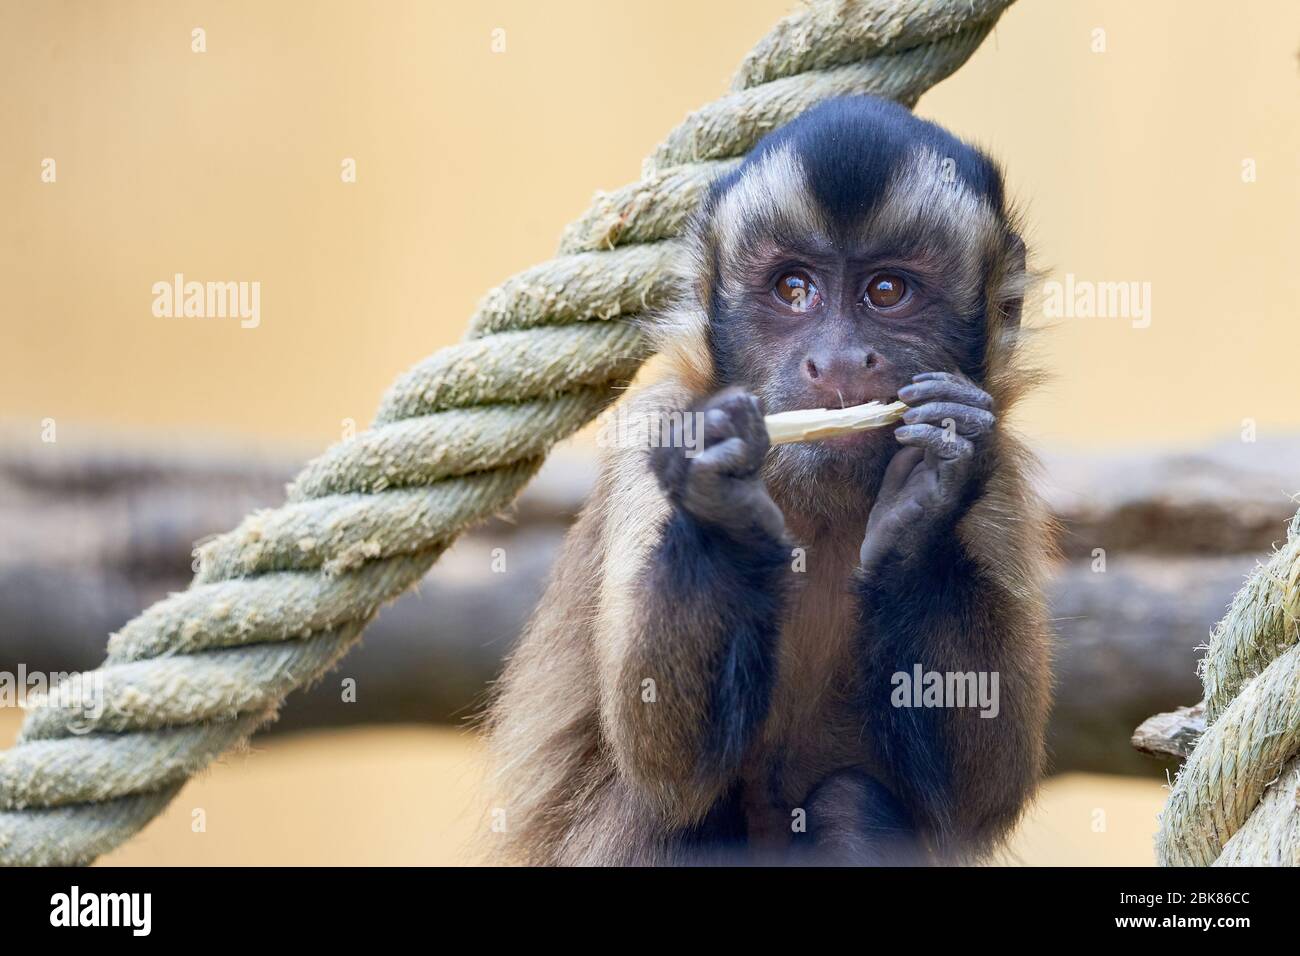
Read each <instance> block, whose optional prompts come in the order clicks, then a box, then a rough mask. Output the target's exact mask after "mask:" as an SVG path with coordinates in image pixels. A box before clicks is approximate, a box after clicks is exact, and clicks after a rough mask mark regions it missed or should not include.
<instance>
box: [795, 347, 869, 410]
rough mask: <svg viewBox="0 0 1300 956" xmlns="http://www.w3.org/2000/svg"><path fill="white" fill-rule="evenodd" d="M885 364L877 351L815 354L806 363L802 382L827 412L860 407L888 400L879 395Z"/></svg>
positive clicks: (841, 351)
mask: <svg viewBox="0 0 1300 956" xmlns="http://www.w3.org/2000/svg"><path fill="white" fill-rule="evenodd" d="M885 364H886V363H885V361H884V359H883V358H882V357H881V355H880V353H878V352H876V351H875V350H874V349H862V348H854V349H839V350H836V351H833V352H832V351H825V352H815V353H813V354H811V355H809V356H807V357H806V358H805V359H804V360H803V379H804V382H805V384H806V385H808V386H809V387H810V388H811V389H812V391H813V393H814V394H815V396H816V398H817V401H819V402H821V403H822V404H824V405H825V406H826V407H827V408H837V407H845V406H849V405H861V404H862V403H863V402H870V401H878V400H880V399H882V398H887V397H888V396H886V395H884V394H880V395H877V394H876V392H879V391H880V390H881V389H882V388H883V387H884V384H883V376H882V375H881V372H882V370H883V368H884V366H885Z"/></svg>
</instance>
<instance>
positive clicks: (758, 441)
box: [650, 388, 785, 541]
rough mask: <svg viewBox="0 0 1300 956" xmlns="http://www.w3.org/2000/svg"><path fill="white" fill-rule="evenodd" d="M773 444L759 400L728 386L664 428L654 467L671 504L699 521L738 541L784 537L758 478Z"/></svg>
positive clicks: (778, 512) (777, 515)
mask: <svg viewBox="0 0 1300 956" xmlns="http://www.w3.org/2000/svg"><path fill="white" fill-rule="evenodd" d="M688 419H689V422H688V421H687V420H688ZM688 428H694V435H695V437H696V439H697V441H696V442H695V443H692V442H689V441H687V439H688V438H689V437H690V433H689V432H687V431H686V429H688ZM768 446H769V441H768V437H767V425H766V424H765V423H764V422H763V410H762V408H761V406H760V405H759V403H758V399H757V398H756V397H755V396H753V395H751V394H750V393H749V392H747V391H745V390H744V389H741V388H727V389H723V390H722V391H721V392H718V393H717V394H716V395H714V396H713V397H712V398H710V399H709V400H708V401H706V402H704V403H703V404H702V405H700V406H698V407H696V408H693V409H689V410H687V411H686V413H685V414H684V416H683V420H682V421H680V422H679V421H674V422H673V423H672V425H671V428H669V429H665V431H664V434H663V435H661V437H660V443H659V447H657V448H655V449H653V451H652V454H651V456H650V467H651V470H652V471H653V472H654V474H655V477H656V478H657V479H658V481H659V486H660V487H661V488H662V489H663V490H664V494H666V495H667V496H668V500H669V501H671V502H672V503H673V505H674V506H675V507H677V508H679V509H681V510H682V511H684V512H686V513H687V514H689V515H690V516H692V517H693V518H695V519H696V520H697V521H700V522H702V523H704V524H707V525H712V526H715V527H718V528H721V529H722V530H724V531H725V532H727V533H728V534H729V535H730V536H731V537H732V538H734V539H736V540H738V541H747V540H752V539H753V538H754V537H755V536H768V537H771V538H780V537H781V535H782V533H783V532H784V530H785V517H784V516H783V515H782V514H781V509H780V508H778V507H777V506H776V502H774V501H773V500H772V498H771V496H769V495H768V493H767V489H766V488H765V487H764V486H763V479H762V478H761V477H760V475H759V471H760V469H761V468H762V466H763V457H764V456H765V455H766V454H767V449H768Z"/></svg>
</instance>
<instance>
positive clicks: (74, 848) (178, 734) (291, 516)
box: [0, 0, 1011, 865]
mask: <svg viewBox="0 0 1300 956" xmlns="http://www.w3.org/2000/svg"><path fill="white" fill-rule="evenodd" d="M1010 3H1011V0H836V2H817V3H813V4H810V5H808V6H806V7H804V8H803V9H801V10H799V11H798V12H796V13H794V14H792V15H791V16H789V17H787V18H785V19H784V20H782V21H781V22H780V23H778V24H777V26H776V27H775V28H774V29H773V30H772V32H771V33H769V34H768V35H767V36H766V37H764V38H763V39H762V40H761V41H759V43H758V45H757V46H756V47H755V48H754V50H753V51H752V52H751V53H750V54H749V55H748V56H747V57H746V59H745V61H744V63H743V64H742V65H741V68H740V71H739V73H738V75H737V78H736V81H735V83H734V84H733V87H732V91H731V92H730V93H729V94H727V95H726V96H724V97H722V98H721V99H719V100H717V101H716V102H714V103H711V104H709V105H708V106H705V107H703V108H702V109H700V110H698V111H696V112H695V113H692V114H691V115H690V116H688V117H687V118H686V120H685V121H684V122H683V123H682V124H681V125H680V126H678V127H677V129H675V130H674V131H673V132H672V133H671V134H670V135H669V136H668V138H667V139H666V140H665V141H664V143H663V144H662V145H661V146H660V147H659V148H658V150H657V151H656V152H655V153H654V155H653V156H652V157H651V159H650V161H649V162H648V163H647V165H646V169H645V173H644V175H643V177H642V179H641V180H640V181H639V182H637V183H634V184H633V185H630V186H627V187H625V188H623V189H619V190H615V191H614V192H610V193H605V194H600V195H598V196H597V197H596V199H595V201H594V202H593V204H592V206H591V208H590V209H589V210H588V211H587V212H586V213H585V214H584V215H583V216H582V217H581V218H579V219H578V221H577V222H575V223H573V224H572V225H571V226H570V227H569V228H568V229H567V230H566V231H565V233H564V237H563V241H562V244H561V248H560V254H559V256H558V257H557V258H555V259H552V260H551V261H549V262H546V263H543V264H542V265H539V266H537V267H535V268H532V269H529V270H527V271H525V272H523V273H520V274H519V275H517V276H514V277H513V278H511V279H509V280H507V281H506V282H505V283H504V284H503V285H502V286H501V287H500V288H498V289H495V290H494V291H492V292H491V293H489V294H488V296H487V297H486V299H485V300H484V302H483V304H482V306H481V307H480V309H479V311H478V314H477V315H476V316H475V317H474V319H473V321H472V325H471V328H470V332H469V335H468V336H467V339H466V341H464V342H463V343H461V344H459V345H455V346H452V347H450V348H447V349H444V350H442V351H440V352H438V353H436V354H434V355H433V356H432V357H430V358H429V359H427V360H425V361H424V362H422V363H421V364H419V365H417V366H416V367H415V368H413V369H411V370H410V371H409V372H407V373H406V374H405V375H403V376H402V377H401V378H400V379H398V381H397V382H396V383H395V384H394V385H393V386H392V388H391V389H390V390H389V392H388V395H387V396H386V397H385V399H384V402H383V405H382V407H381V408H380V411H379V414H378V416H377V418H376V420H375V423H374V424H373V425H372V426H371V428H370V429H369V430H368V431H366V432H365V433H363V434H360V435H358V436H356V437H355V438H353V439H351V440H349V441H346V442H343V443H341V444H339V445H336V446H334V447H333V448H331V449H330V450H328V451H327V452H326V453H325V454H324V455H322V456H321V457H320V458H318V459H316V460H315V461H313V462H312V463H310V464H309V465H308V466H307V467H306V468H305V469H304V470H303V472H302V474H300V475H299V476H298V477H297V479H296V480H295V481H294V482H293V484H292V485H291V486H290V488H289V494H288V500H287V502H286V503H285V504H284V505H283V506H282V507H280V508H276V509H274V510H267V511H259V512H256V513H254V514H252V515H250V516H249V517H247V518H246V519H245V520H244V521H243V523H242V524H240V526H239V527H238V528H236V529H235V530H234V531H231V532H229V533H228V534H225V535H222V536H221V537H219V538H217V539H215V540H213V541H211V542H210V543H208V544H206V545H204V546H203V547H202V548H200V549H199V556H200V568H201V570H200V571H199V572H198V574H197V575H196V577H195V579H194V582H193V583H192V584H191V585H190V587H189V589H188V590H186V591H183V592H180V593H177V594H173V595H171V596H170V597H168V598H166V599H164V600H162V601H160V602H158V603H157V604H155V605H154V606H153V607H151V608H149V609H148V610H146V611H145V612H144V613H142V614H141V615H140V616H139V617H137V618H135V619H134V620H133V621H131V622H130V623H128V624H127V625H126V626H125V627H123V628H122V630H121V631H119V632H118V633H117V634H115V635H113V637H112V639H111V640H110V641H109V646H108V657H107V660H106V661H105V662H104V664H103V665H102V666H101V667H100V668H99V669H98V670H96V671H93V672H90V673H89V674H86V675H82V677H83V684H84V683H85V682H86V681H95V682H102V683H100V684H98V685H97V686H102V691H103V707H102V712H101V713H98V715H97V716H91V715H90V714H89V713H83V712H82V710H81V709H79V708H74V707H67V706H59V705H58V701H56V700H55V699H54V697H53V696H52V697H51V698H50V699H47V700H45V701H43V702H41V701H37V702H34V703H33V705H32V706H31V707H30V713H29V714H28V717H27V719H26V721H25V723H24V725H23V730H22V734H21V736H20V738H19V741H18V743H17V744H16V745H15V746H14V747H13V749H11V750H9V751H7V752H5V753H3V754H0V863H4V864H8V865H68V864H81V863H88V862H90V861H92V860H94V859H95V858H96V857H97V856H99V855H100V854H102V853H105V852H107V851H109V850H111V849H113V848H114V847H116V846H118V845H119V844H121V843H122V842H123V841H125V840H127V839H128V838H129V837H130V836H131V835H132V834H134V833H135V832H136V831H138V830H139V829H140V828H141V827H143V826H144V825H145V824H146V823H147V822H148V821H149V820H151V819H152V818H153V817H154V816H155V815H157V814H158V813H159V812H160V811H162V809H163V808H164V807H165V806H166V805H167V803H168V802H169V801H170V800H171V799H172V798H173V797H174V796H175V795H176V793H177V792H178V791H179V790H180V788H181V786H182V785H183V784H184V782H185V781H186V780H187V779H188V778H189V777H190V776H191V775H193V774H195V773H197V772H198V771H200V770H202V769H203V768H204V767H206V766H207V765H208V764H209V763H211V761H213V760H214V759H216V758H217V757H218V756H220V755H221V754H222V753H224V752H226V751H228V750H230V749H231V748H233V747H236V746H238V745H239V744H241V743H242V742H243V741H244V740H245V739H246V738H247V737H248V735H249V734H251V733H252V732H253V731H254V730H255V729H256V728H257V727H258V726H259V725H260V724H262V723H264V722H265V721H267V720H270V719H271V718H273V716H274V715H275V713H276V711H277V709H278V707H279V705H280V703H281V701H283V699H284V697H285V695H287V694H288V693H289V692H290V691H292V690H293V689H295V688H297V687H301V686H303V685H304V684H307V683H308V682H310V681H313V680H315V679H317V678H319V677H320V676H321V675H322V674H324V673H325V672H326V671H328V670H329V669H330V668H331V667H333V666H334V665H335V664H336V663H337V662H338V661H339V659H340V658H341V657H342V656H343V655H344V654H346V653H347V651H348V649H349V648H350V647H351V646H352V645H353V643H355V641H356V640H357V639H358V638H359V637H360V635H361V632H362V630H363V629H364V627H365V626H366V624H367V622H368V621H369V620H370V618H371V617H372V616H373V615H374V613H375V611H376V610H377V609H378V608H379V606H380V605H381V604H383V603H384V602H385V601H389V600H391V599H392V598H394V597H396V596H397V595H399V594H401V593H402V592H403V591H404V590H406V589H407V588H409V587H411V586H412V585H413V584H415V583H416V582H417V581H419V580H420V578H421V577H422V576H423V575H424V574H425V572H426V571H428V569H429V567H430V566H431V565H432V564H433V563H434V561H436V560H437V558H438V556H439V555H440V554H441V553H442V552H443V551H444V550H445V549H446V548H447V547H448V546H449V545H450V544H451V542H452V541H453V540H454V539H455V538H456V536H457V535H458V534H459V533H460V532H461V531H463V530H464V529H465V528H466V527H467V526H469V525H471V524H473V523H475V522H478V521H481V520H483V519H484V518H487V517H489V516H491V515H493V514H494V513H496V512H499V511H500V510H501V509H503V508H505V507H507V506H508V505H509V504H510V503H511V501H513V500H514V498H515V496H516V495H517V494H518V493H519V491H520V490H521V489H522V488H523V486H524V484H525V483H526V482H527V481H528V480H529V479H530V478H531V477H532V475H533V474H534V473H535V472H536V471H537V469H538V467H539V466H540V465H541V463H542V460H543V459H544V458H545V456H546V454H547V451H548V450H549V449H550V447H551V446H552V445H553V444H554V443H555V442H557V441H559V440H560V439H562V438H565V437H566V436H568V435H570V434H572V433H573V432H574V431H576V430H577V429H578V428H580V427H581V426H582V425H584V424H585V423H587V422H589V421H590V420H592V419H593V418H594V417H595V416H596V415H597V414H598V413H599V412H600V411H601V410H602V409H604V408H605V407H606V406H607V405H608V404H609V403H610V401H611V400H612V399H613V397H614V396H615V395H616V394H617V390H616V388H615V386H617V385H620V384H622V383H626V382H627V381H628V380H629V379H630V378H631V377H632V376H633V375H634V374H635V372H636V370H637V369H638V368H639V367H640V365H641V363H642V362H643V361H644V360H645V358H647V357H648V346H647V344H646V341H645V339H644V337H643V335H642V333H641V331H640V330H639V329H638V327H637V326H636V324H635V323H634V322H633V321H631V320H632V319H633V318H634V317H635V316H636V315H637V314H639V313H642V312H646V311H650V310H653V309H655V308H657V307H658V306H660V305H663V304H664V303H665V299H666V297H667V295H668V293H669V288H668V277H669V276H670V275H671V274H672V271H673V267H674V264H675V263H676V262H677V261H678V258H679V256H680V254H681V252H680V246H679V244H678V242H677V236H678V235H679V234H680V232H681V229H682V227H683V225H684V224H685V222H686V221H687V219H688V217H689V216H690V214H691V212H692V210H693V209H694V208H695V206H696V203H697V201H698V200H699V199H700V197H701V195H702V192H703V190H704V189H705V188H706V187H707V186H708V184H709V182H710V181H711V180H712V179H713V178H714V177H715V176H717V175H718V174H719V173H720V172H722V171H724V170H726V169H729V168H731V167H732V165H734V163H735V162H736V161H737V160H738V159H739V157H741V156H742V155H743V154H744V153H745V152H746V151H747V150H748V149H749V148H750V147H751V146H753V145H754V143H755V142H756V141H757V140H758V139H759V138H760V137H762V136H763V135H764V134H765V133H767V132H768V131H769V130H772V129H774V128H776V127H778V126H780V125H782V124H783V123H786V122H787V121H789V120H790V119H793V118H794V117H795V116H797V115H798V114H800V113H802V112H803V111H804V110H806V109H808V108H809V107H810V106H813V105H815V104H816V103H818V102H820V101H821V100H824V99H826V98H827V97H830V96H836V95H842V94H855V93H874V94H876V95H878V96H884V97H888V98H891V99H894V100H896V101H898V102H900V103H903V104H905V105H907V106H909V107H910V106H912V105H914V104H915V102H916V100H917V98H918V97H919V96H920V95H921V94H922V93H924V92H925V91H926V90H927V89H929V88H930V87H931V86H933V85H934V84H935V83H937V82H939V81H940V80H942V79H944V78H945V77H947V76H948V75H949V74H951V73H952V72H953V71H954V70H956V69H957V68H958V67H959V66H961V64H962V63H964V62H965V61H966V59H967V58H968V57H970V55H971V54H972V53H974V52H975V50H976V48H977V47H978V46H979V45H980V43H981V42H982V41H983V39H984V37H985V36H987V35H988V33H989V31H990V30H991V29H992V28H993V25H994V23H996V21H997V19H998V17H999V16H1000V15H1001V14H1002V12H1003V10H1005V9H1006V7H1007V6H1009V5H1010Z"/></svg>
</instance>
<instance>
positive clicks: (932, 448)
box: [894, 425, 975, 461]
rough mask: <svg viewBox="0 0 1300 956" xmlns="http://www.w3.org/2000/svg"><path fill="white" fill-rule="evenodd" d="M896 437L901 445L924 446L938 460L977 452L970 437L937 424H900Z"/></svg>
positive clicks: (970, 455) (968, 456) (952, 459)
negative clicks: (951, 431) (946, 429)
mask: <svg viewBox="0 0 1300 956" xmlns="http://www.w3.org/2000/svg"><path fill="white" fill-rule="evenodd" d="M894 437H895V438H896V439H898V443H899V444H900V445H910V446H913V447H915V448H923V449H924V450H925V451H926V452H927V453H929V454H932V455H933V456H934V457H935V458H936V459H937V460H938V461H958V460H960V459H964V458H970V457H972V456H973V455H974V454H975V446H974V445H972V444H971V442H970V440H969V439H967V438H963V437H962V436H961V435H956V434H952V433H950V432H947V431H944V430H943V429H942V428H939V427H937V426H935V425H900V426H899V427H898V428H897V429H896V430H895V431H894Z"/></svg>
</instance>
